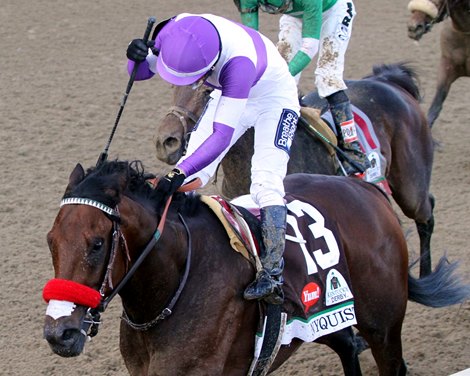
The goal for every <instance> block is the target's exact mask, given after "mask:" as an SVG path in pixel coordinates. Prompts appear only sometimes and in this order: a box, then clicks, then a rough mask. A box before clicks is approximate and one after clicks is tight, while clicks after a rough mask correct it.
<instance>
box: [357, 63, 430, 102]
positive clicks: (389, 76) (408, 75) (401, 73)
mask: <svg viewBox="0 0 470 376" xmlns="http://www.w3.org/2000/svg"><path fill="white" fill-rule="evenodd" d="M364 78H369V79H374V80H378V81H381V82H385V83H392V84H395V85H396V86H399V87H400V88H402V89H403V90H405V91H406V92H408V93H409V94H410V95H411V96H412V97H413V98H414V99H416V100H417V101H418V102H421V101H422V96H421V92H420V89H419V78H418V74H417V73H416V71H415V70H414V69H413V68H411V67H410V66H409V64H407V63H396V64H381V65H374V66H373V68H372V74H371V75H368V76H366V77H364Z"/></svg>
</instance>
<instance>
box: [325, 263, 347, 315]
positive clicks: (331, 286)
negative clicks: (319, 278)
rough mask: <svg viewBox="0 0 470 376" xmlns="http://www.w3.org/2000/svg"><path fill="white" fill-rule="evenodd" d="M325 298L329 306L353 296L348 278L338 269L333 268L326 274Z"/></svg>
mask: <svg viewBox="0 0 470 376" xmlns="http://www.w3.org/2000/svg"><path fill="white" fill-rule="evenodd" d="M325 298H326V299H325V300H326V301H325V304H326V305H327V306H330V305H333V304H337V303H341V302H344V301H345V300H349V299H352V298H353V295H352V293H351V290H350V289H349V286H348V284H347V283H346V280H345V279H344V277H343V276H342V275H341V273H340V272H338V271H337V270H336V269H331V270H330V271H329V272H328V275H327V276H326V293H325Z"/></svg>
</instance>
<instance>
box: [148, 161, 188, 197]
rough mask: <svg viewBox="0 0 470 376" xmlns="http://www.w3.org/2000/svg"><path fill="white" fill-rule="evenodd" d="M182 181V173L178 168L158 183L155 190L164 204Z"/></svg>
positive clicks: (183, 175) (184, 176)
mask: <svg viewBox="0 0 470 376" xmlns="http://www.w3.org/2000/svg"><path fill="white" fill-rule="evenodd" d="M184 179H186V175H185V174H184V172H183V171H181V170H180V169H179V168H174V169H173V170H172V171H170V172H169V173H168V174H166V175H165V176H163V177H162V178H161V179H160V180H159V181H158V183H157V187H156V188H155V190H156V191H157V192H158V193H160V194H161V198H162V200H164V202H166V201H167V199H168V198H169V197H170V196H173V193H175V192H176V190H177V189H178V188H179V187H181V185H183V182H184Z"/></svg>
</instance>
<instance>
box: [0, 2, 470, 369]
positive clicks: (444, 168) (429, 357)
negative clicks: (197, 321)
mask: <svg viewBox="0 0 470 376" xmlns="http://www.w3.org/2000/svg"><path fill="white" fill-rule="evenodd" d="M406 6H407V0H395V1H387V0H357V1H356V8H357V12H358V16H357V18H356V22H355V25H354V31H353V37H352V41H351V43H350V48H349V51H348V55H347V63H346V70H345V77H346V78H351V79H354V78H360V77H362V76H364V75H366V74H368V73H369V72H370V71H371V67H372V65H374V64H379V63H394V62H399V61H410V62H411V63H413V65H414V66H415V67H416V68H417V69H418V72H419V74H420V77H421V82H422V90H423V93H424V96H425V100H424V103H423V108H425V109H426V110H427V108H428V106H429V104H430V100H431V98H432V95H433V91H434V83H435V75H436V68H437V61H438V53H437V51H438V35H439V33H438V32H439V29H440V26H439V25H437V26H436V27H435V29H434V30H433V31H432V33H431V34H428V35H426V36H425V37H424V39H423V40H422V41H421V42H420V44H419V45H417V44H415V43H413V42H412V41H411V40H409V39H408V37H407V34H406V22H407V19H408V11H407V9H406ZM184 11H188V12H194V13H204V12H212V13H216V14H219V15H222V16H226V17H229V18H232V19H236V20H238V19H239V16H238V14H237V12H236V9H235V6H234V5H233V2H232V0H216V1H213V0H212V1H211V0H199V1H195V0H185V1H181V2H180V3H177V2H175V3H173V2H172V1H167V0H154V1H148V0H140V1H123V0H114V1H91V0H82V1H64V0H38V1H30V0H2V2H1V5H0V51H1V52H0V63H1V65H0V66H1V68H0V69H1V71H0V91H1V95H0V114H1V116H0V132H1V134H0V135H1V137H0V145H1V148H0V153H1V158H0V160H1V195H0V212H1V216H0V221H1V226H0V239H3V240H2V246H1V258H2V262H1V263H0V286H1V290H0V297H1V300H2V301H3V303H2V307H1V308H0V318H1V322H2V324H1V327H0V374H1V375H8V376H12V375H14V376H16V375H18V376H37V375H47V376H53V375H57V376H58V375H67V376H75V375H77V376H78V375H80V376H83V375H90V376H103V375H113V376H120V375H127V371H126V369H125V367H124V364H123V362H122V360H121V356H120V353H119V347H118V346H119V338H118V326H119V315H120V304H119V299H116V301H114V302H113V303H112V304H111V306H110V307H109V309H108V310H107V311H106V312H105V314H104V315H103V318H104V323H103V326H102V328H101V330H100V333H99V334H98V336H97V337H95V338H94V339H93V341H92V342H90V343H88V344H87V346H86V348H85V353H84V354H83V355H81V356H80V357H78V358H72V359H63V358H60V357H58V356H57V355H54V354H53V353H52V352H51V350H50V349H49V346H48V344H47V343H46V342H45V341H44V340H43V339H42V325H43V320H44V313H45V309H46V305H45V303H44V302H43V301H42V298H41V292H42V288H43V286H44V284H45V283H46V282H47V281H48V280H49V279H50V278H53V270H52V266H51V260H50V255H49V251H48V248H47V244H46V233H47V231H48V230H49V228H50V226H51V224H52V222H53V220H54V218H55V215H56V213H57V211H58V204H59V200H60V198H61V196H62V193H63V191H64V189H65V186H66V183H67V181H68V176H69V174H70V172H71V171H72V169H73V167H74V166H75V164H76V163H77V162H80V163H82V164H83V165H84V166H85V167H89V166H92V165H94V164H95V163H96V160H97V158H98V156H99V154H100V152H101V151H102V150H103V148H104V146H105V144H106V141H107V140H108V137H109V134H110V131H111V128H112V126H113V124H114V120H115V118H116V115H117V112H118V109H119V102H120V100H121V98H122V96H123V93H124V91H125V88H126V85H127V82H128V75H127V73H126V69H125V65H126V58H125V50H126V47H127V44H128V43H129V41H130V40H131V39H133V38H135V37H140V36H141V35H142V34H143V32H144V29H145V26H146V22H147V18H148V17H149V16H156V17H157V19H158V20H162V19H164V18H167V17H169V16H172V15H174V14H176V13H180V12H184ZM277 19H278V18H277V16H268V15H262V18H261V31H263V32H264V33H265V34H267V35H268V36H269V37H271V39H273V40H276V35H277ZM312 75H313V66H310V68H309V69H308V71H307V73H306V74H304V78H303V81H302V83H301V87H302V89H303V90H304V91H307V90H309V89H312V88H313V78H312ZM469 89H470V81H469V79H468V78H461V79H459V80H458V81H457V82H456V83H455V84H454V85H453V87H452V89H451V92H450V95H449V97H448V99H447V101H446V102H445V104H444V110H443V111H442V113H441V116H440V118H439V119H438V120H437V122H436V123H435V125H434V128H433V134H434V137H435V139H436V140H437V141H438V142H439V145H440V146H439V147H438V148H437V150H436V153H435V163H434V170H433V180H432V191H433V193H434V195H435V197H436V209H435V214H436V226H435V235H434V237H433V243H432V248H433V261H434V264H435V262H436V261H437V260H438V258H439V257H440V256H441V255H443V254H445V253H446V254H447V256H448V257H449V258H450V259H451V260H460V261H461V267H460V271H461V272H462V273H463V274H464V275H465V276H466V277H467V279H470V251H469V244H468V243H469V240H470V232H469V229H470V226H469V222H468V221H469V215H468V213H469V211H470V151H469V144H470V130H469V126H470V93H469ZM169 99H170V87H169V85H167V84H166V83H165V82H164V81H162V80H161V79H159V78H154V79H153V80H150V81H148V82H138V83H136V84H135V85H134V87H133V89H132V92H131V94H130V96H129V99H128V101H127V105H126V108H125V111H124V114H123V117H122V119H121V121H120V124H119V127H118V129H117V132H116V135H115V138H114V141H113V143H112V144H111V148H110V158H115V157H119V158H121V159H141V160H143V161H144V163H145V165H146V167H147V169H149V170H151V171H155V172H157V171H160V170H161V169H162V167H163V166H162V165H161V164H159V163H158V162H157V160H156V158H155V157H154V150H153V145H152V136H153V132H154V124H155V123H156V121H157V120H158V119H159V118H160V116H162V114H163V113H164V111H165V109H166V108H167V107H168V105H169ZM165 169H166V167H165ZM207 191H211V192H215V188H214V187H213V186H209V187H208V188H207ZM403 227H404V231H406V232H409V233H410V237H409V244H410V254H411V256H412V257H413V256H416V255H417V250H418V248H417V241H416V234H415V229H414V224H413V223H412V222H411V221H409V220H405V221H404V223H403ZM403 343H404V354H405V359H406V361H407V362H408V366H409V374H410V375H413V376H417V375H426V376H443V375H450V374H452V373H455V372H457V371H460V370H463V369H467V368H469V367H470V302H467V303H466V304H463V305H461V306H456V307H452V308H446V309H430V308H424V307H422V306H418V305H416V304H412V303H410V304H409V307H408V312H407V316H406V320H405V323H404V328H403ZM188 351H190V349H188ZM361 364H362V369H363V374H364V375H375V374H377V370H376V368H375V363H374V361H373V358H372V356H371V353H370V351H366V352H364V353H363V354H361ZM276 374H277V375H298V376H306V375H340V374H341V367H340V365H339V359H338V358H337V357H336V355H335V354H334V353H333V352H332V351H331V350H329V349H328V348H327V347H324V346H321V345H317V344H305V345H304V346H303V347H302V348H301V349H300V350H299V351H298V353H297V354H296V355H295V356H294V357H293V358H291V359H290V361H289V362H288V363H286V364H285V365H284V366H283V367H282V368H281V369H280V370H279V371H277V373H276ZM171 376H172V375H171Z"/></svg>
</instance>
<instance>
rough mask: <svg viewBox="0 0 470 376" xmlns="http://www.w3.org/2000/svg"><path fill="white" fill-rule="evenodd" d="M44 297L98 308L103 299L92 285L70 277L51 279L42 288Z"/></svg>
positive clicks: (47, 301) (47, 300) (46, 299)
mask: <svg viewBox="0 0 470 376" xmlns="http://www.w3.org/2000/svg"><path fill="white" fill-rule="evenodd" d="M42 297H43V298H44V300H45V301H46V303H49V300H51V299H55V300H66V301H68V302H73V303H75V304H79V305H83V306H85V307H90V308H96V307H97V306H98V304H99V303H100V301H101V295H100V293H99V292H98V291H96V290H94V289H92V288H91V287H88V286H85V285H82V284H80V283H77V282H74V281H69V280H68V279H58V278H55V279H51V280H50V281H49V282H47V283H46V285H45V286H44V289H43V290H42Z"/></svg>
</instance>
